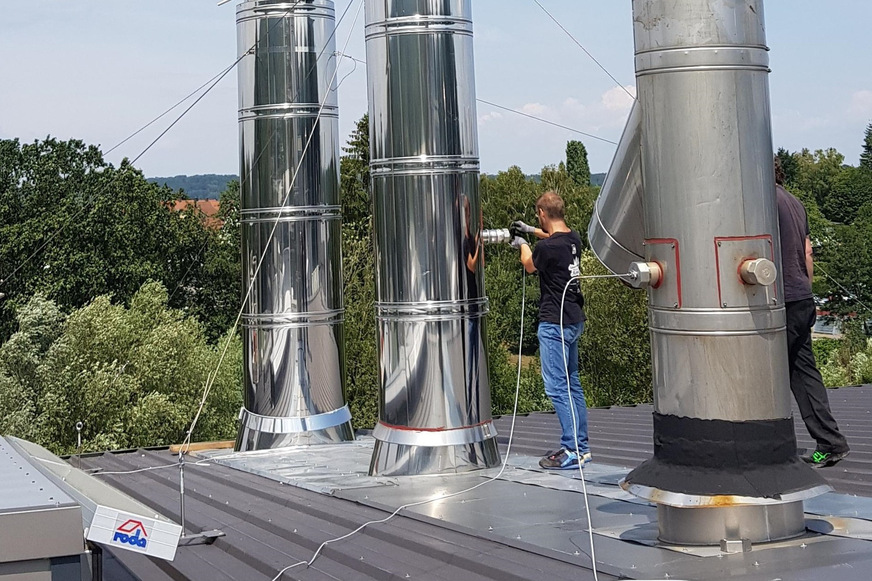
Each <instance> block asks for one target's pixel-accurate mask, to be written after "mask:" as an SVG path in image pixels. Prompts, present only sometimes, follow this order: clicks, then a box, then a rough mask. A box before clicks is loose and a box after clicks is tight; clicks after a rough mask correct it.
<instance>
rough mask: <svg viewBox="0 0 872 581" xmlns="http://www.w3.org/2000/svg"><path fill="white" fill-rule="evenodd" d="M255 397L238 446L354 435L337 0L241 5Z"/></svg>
mask: <svg viewBox="0 0 872 581" xmlns="http://www.w3.org/2000/svg"><path fill="white" fill-rule="evenodd" d="M236 14H237V16H236V19H237V32H238V48H239V52H240V55H243V54H244V55H245V56H244V58H242V60H241V61H240V63H239V135H240V157H241V160H240V176H241V179H240V188H241V192H240V195H241V215H242V259H243V260H242V268H243V277H244V289H243V292H244V293H245V294H244V296H245V297H246V300H245V304H244V307H243V308H244V310H243V316H242V325H243V342H244V355H243V359H244V361H243V364H244V390H245V392H244V395H245V398H244V399H245V407H244V408H243V409H242V411H241V414H240V427H239V434H238V437H237V440H236V449H237V450H241V451H242V450H259V449H266V448H277V447H282V446H288V445H295V444H313V443H329V442H338V441H344V440H352V439H353V438H354V434H353V431H352V429H351V423H350V420H351V414H350V412H349V410H348V407H347V406H346V404H345V396H344V384H345V354H344V348H345V346H344V336H343V312H344V311H343V302H342V279H341V269H342V256H341V248H340V243H341V226H340V211H339V141H338V107H337V99H336V92H335V90H334V88H333V87H331V82H332V81H333V78H334V71H335V66H336V61H335V58H334V50H335V46H334V41H333V32H334V27H335V22H334V19H335V16H334V10H333V2H330V1H328V0H309V1H307V2H305V3H301V2H292V1H284V2H283V1H276V0H256V1H254V2H245V3H243V4H240V5H239V6H238V7H237V13H236Z"/></svg>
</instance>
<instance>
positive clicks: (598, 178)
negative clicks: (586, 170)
mask: <svg viewBox="0 0 872 581" xmlns="http://www.w3.org/2000/svg"><path fill="white" fill-rule="evenodd" d="M604 181H606V174H604V173H592V174H590V185H592V186H597V187H601V186H602V185H603V182H604Z"/></svg>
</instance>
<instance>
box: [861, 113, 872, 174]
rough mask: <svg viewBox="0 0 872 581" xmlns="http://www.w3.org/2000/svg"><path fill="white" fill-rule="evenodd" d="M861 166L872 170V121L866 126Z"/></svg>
mask: <svg viewBox="0 0 872 581" xmlns="http://www.w3.org/2000/svg"><path fill="white" fill-rule="evenodd" d="M860 167H862V168H863V169H865V170H867V171H872V123H870V124H869V125H867V126H866V135H865V138H864V139H863V152H862V153H860Z"/></svg>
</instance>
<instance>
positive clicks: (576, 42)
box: [533, 0, 636, 101]
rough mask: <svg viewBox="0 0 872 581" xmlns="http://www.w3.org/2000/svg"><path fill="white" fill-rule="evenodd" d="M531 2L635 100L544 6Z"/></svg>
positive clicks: (537, 1) (536, 0)
mask: <svg viewBox="0 0 872 581" xmlns="http://www.w3.org/2000/svg"><path fill="white" fill-rule="evenodd" d="M533 2H535V3H536V5H537V6H539V8H541V9H542V11H543V12H544V13H545V14H547V15H548V17H549V18H550V19H551V20H553V21H554V23H555V24H556V25H557V26H559V27H560V30H562V31H563V32H565V33H566V35H567V36H568V37H569V38H571V39H572V42H574V43H575V44H577V45H578V48H580V49H581V50H583V51H584V54H586V55H587V56H588V57H590V60H592V61H593V62H595V63H596V65H597V66H598V67H599V68H601V69H602V70H603V72H604V73H605V74H607V75H608V76H609V78H610V79H611V80H613V81H614V82H615V83H617V85H618V86H619V87H621V88H622V89H623V90H624V92H625V93H626V94H628V95H629V96H630V98H631V99H633V100H634V101H635V100H636V96H635V95H633V94H632V93H631V92H630V91H628V90H627V87H625V86H624V85H623V83H621V82H620V81H619V80H618V79H616V78H615V77H614V76H613V75H612V74H611V73H610V72H609V71H608V70H607V69H606V68H605V67H604V66H603V65H602V64H600V62H599V61H598V60H596V58H594V56H593V55H592V54H590V52H588V50H587V49H586V48H584V46H583V45H582V44H581V43H580V42H578V40H577V39H576V38H575V37H574V36H572V33H571V32H569V31H568V30H566V28H565V27H564V26H563V25H562V24H560V22H559V21H558V20H557V19H556V18H554V16H553V15H552V14H551V13H550V12H548V10H546V9H545V7H544V6H542V4H541V3H540V2H539V0H533Z"/></svg>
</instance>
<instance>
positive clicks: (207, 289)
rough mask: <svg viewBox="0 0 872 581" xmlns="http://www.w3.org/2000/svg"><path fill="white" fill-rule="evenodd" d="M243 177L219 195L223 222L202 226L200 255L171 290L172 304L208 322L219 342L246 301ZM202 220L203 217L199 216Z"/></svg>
mask: <svg viewBox="0 0 872 581" xmlns="http://www.w3.org/2000/svg"><path fill="white" fill-rule="evenodd" d="M239 208H240V199H239V181H238V180H231V181H230V183H228V184H227V189H226V190H224V191H223V192H222V193H221V196H220V198H219V211H218V214H217V216H216V217H217V218H218V220H219V221H220V225H219V226H218V227H215V228H205V229H201V230H200V232H202V233H203V234H204V240H203V242H202V245H201V247H200V253H199V255H198V256H196V257H193V258H191V259H190V261H189V265H188V270H187V272H186V273H185V274H184V275H183V276H182V279H181V280H180V282H179V283H178V285H177V286H176V288H175V289H174V290H173V292H172V293H171V297H170V298H171V300H170V306H173V307H176V308H183V309H185V310H186V311H187V312H189V313H190V314H192V315H195V316H196V317H197V318H198V319H199V320H200V321H201V322H202V323H203V325H204V327H205V331H206V337H207V338H208V339H209V341H210V342H213V343H214V342H215V341H217V340H218V338H219V337H221V336H223V335H224V334H225V333H226V332H227V329H230V328H231V327H232V326H233V324H234V322H235V321H236V317H237V315H238V314H239V310H240V307H241V301H242V254H241V241H240V235H241V232H240V214H239ZM195 219H197V220H198V221H200V222H201V223H202V217H195Z"/></svg>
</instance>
